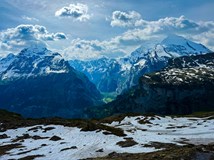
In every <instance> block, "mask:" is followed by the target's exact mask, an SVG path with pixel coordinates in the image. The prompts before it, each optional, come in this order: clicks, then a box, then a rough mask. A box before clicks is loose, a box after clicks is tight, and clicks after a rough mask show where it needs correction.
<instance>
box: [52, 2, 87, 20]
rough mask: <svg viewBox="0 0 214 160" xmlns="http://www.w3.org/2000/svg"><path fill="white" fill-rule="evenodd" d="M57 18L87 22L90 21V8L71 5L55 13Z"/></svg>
mask: <svg viewBox="0 0 214 160" xmlns="http://www.w3.org/2000/svg"><path fill="white" fill-rule="evenodd" d="M55 16H56V17H71V18H73V19H74V20H79V21H86V20H89V19H90V15H89V14H88V6H87V5H85V4H82V3H77V4H70V5H69V6H67V7H63V8H61V9H59V10H57V11H56V12H55Z"/></svg>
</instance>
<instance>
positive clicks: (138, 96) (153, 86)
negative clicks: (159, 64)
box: [90, 53, 214, 117]
mask: <svg viewBox="0 0 214 160" xmlns="http://www.w3.org/2000/svg"><path fill="white" fill-rule="evenodd" d="M213 94H214V53H209V54H205V55H197V56H183V57H180V58H175V59H171V60H169V63H168V65H167V67H166V68H164V69H163V70H162V71H159V72H154V73H151V74H147V75H144V76H143V77H141V78H140V84H139V85H138V86H135V87H133V88H132V89H130V90H129V91H128V92H126V93H124V94H122V95H120V96H118V97H117V99H116V100H115V101H113V102H111V103H109V104H107V105H105V106H103V108H99V109H98V108H95V109H94V110H93V111H92V113H90V114H92V115H93V114H95V115H96V116H101V117H102V116H108V115H112V114H115V113H123V112H140V113H148V112H152V113H158V114H189V113H192V112H196V111H208V110H212V111H213V110H214V99H213ZM98 113H99V114H98Z"/></svg>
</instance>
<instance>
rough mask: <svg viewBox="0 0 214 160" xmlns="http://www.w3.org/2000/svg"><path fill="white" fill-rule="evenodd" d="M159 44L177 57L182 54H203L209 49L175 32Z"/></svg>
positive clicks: (208, 51)
mask: <svg viewBox="0 0 214 160" xmlns="http://www.w3.org/2000/svg"><path fill="white" fill-rule="evenodd" d="M160 45H162V46H163V47H164V50H165V52H167V53H169V54H171V55H173V56H175V57H177V56H184V55H194V54H204V53H210V52H211V51H210V50H209V49H208V48H206V47H205V46H204V45H202V44H200V43H195V42H193V41H190V40H188V39H186V38H184V37H182V36H178V35H175V34H171V35H169V36H168V37H167V38H165V39H164V40H163V41H162V42H161V43H160Z"/></svg>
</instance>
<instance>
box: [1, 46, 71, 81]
mask: <svg viewBox="0 0 214 160" xmlns="http://www.w3.org/2000/svg"><path fill="white" fill-rule="evenodd" d="M69 67H70V66H69V64H68V63H67V62H66V61H65V60H64V59H63V58H62V56H61V55H60V54H59V53H55V52H52V51H50V50H48V49H47V48H45V47H44V46H38V45H36V46H31V47H29V48H26V49H23V50H22V51H21V52H20V53H19V54H17V55H8V56H7V57H6V58H4V59H1V60H0V78H1V79H2V80H5V79H14V78H19V77H32V76H33V77H35V76H39V75H47V74H50V73H67V72H69V70H70V68H69Z"/></svg>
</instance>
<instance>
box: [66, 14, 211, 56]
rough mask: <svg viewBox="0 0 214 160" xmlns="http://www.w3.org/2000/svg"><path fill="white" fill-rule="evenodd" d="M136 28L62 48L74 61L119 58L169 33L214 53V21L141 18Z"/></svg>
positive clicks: (161, 38) (80, 41) (78, 41)
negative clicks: (147, 19)
mask: <svg viewBox="0 0 214 160" xmlns="http://www.w3.org/2000/svg"><path fill="white" fill-rule="evenodd" d="M122 19H123V18H122ZM135 25H136V26H138V27H135V28H134V29H129V30H127V31H126V32H124V33H123V34H121V35H118V36H116V37H113V38H111V39H108V40H104V41H97V40H92V41H86V40H81V39H78V40H74V41H73V42H72V44H71V47H69V48H67V49H65V51H66V56H67V57H68V58H74V59H90V58H92V59H93V58H98V57H101V56H107V57H120V56H123V55H128V54H130V53H131V52H132V51H134V50H135V49H136V48H137V47H139V46H140V45H146V46H147V45H149V46H151V44H150V43H158V42H160V41H161V40H163V39H164V38H165V37H166V36H167V35H169V34H178V35H181V36H183V37H185V38H187V39H190V40H193V41H195V42H198V43H202V44H204V45H205V46H207V47H208V48H209V49H211V50H214V22H213V21H205V22H204V21H203V22H202V21H193V20H190V19H187V18H185V17H184V16H180V17H177V18H176V17H166V18H161V19H158V20H156V21H145V20H142V19H141V20H138V24H136V23H135Z"/></svg>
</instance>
